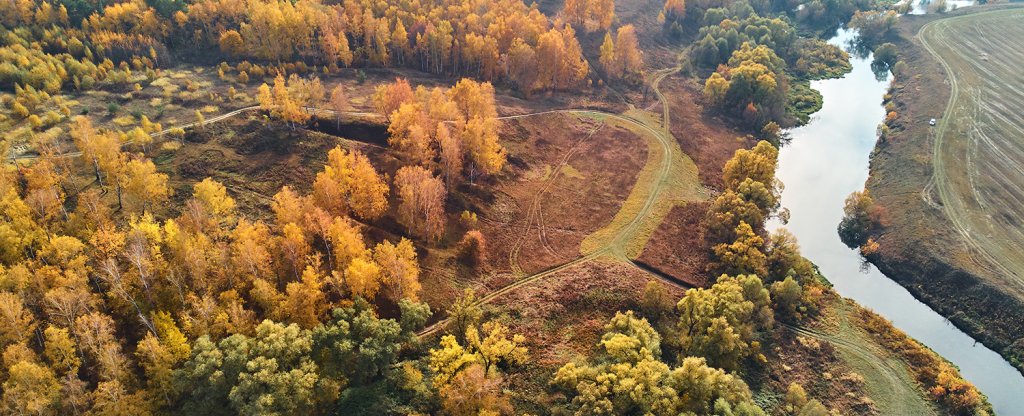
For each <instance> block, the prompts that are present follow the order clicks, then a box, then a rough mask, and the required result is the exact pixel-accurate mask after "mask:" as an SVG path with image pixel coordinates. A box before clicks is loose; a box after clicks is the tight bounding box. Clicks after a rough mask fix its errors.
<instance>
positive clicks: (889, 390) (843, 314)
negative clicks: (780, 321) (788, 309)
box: [786, 299, 937, 416]
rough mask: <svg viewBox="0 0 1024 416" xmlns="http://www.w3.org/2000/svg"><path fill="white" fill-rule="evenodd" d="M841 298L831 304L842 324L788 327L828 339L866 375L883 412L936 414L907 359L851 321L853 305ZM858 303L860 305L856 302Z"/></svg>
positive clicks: (886, 413)
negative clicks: (826, 327) (825, 328)
mask: <svg viewBox="0 0 1024 416" xmlns="http://www.w3.org/2000/svg"><path fill="white" fill-rule="evenodd" d="M848 302H850V301H847V300H845V299H839V300H838V301H836V302H834V303H833V304H832V305H830V306H829V307H830V308H833V309H834V310H835V311H836V313H837V315H838V316H837V319H838V328H837V329H836V330H835V331H823V330H818V329H813V328H804V327H795V326H789V325H787V326H786V328H787V329H789V330H791V331H793V332H796V333H797V334H800V335H802V336H805V337H811V338H815V339H818V340H821V341H827V342H829V343H830V344H832V346H834V347H835V348H836V350H837V352H838V353H839V355H840V357H842V359H843V361H846V363H847V364H849V365H850V366H851V367H853V368H854V369H855V370H856V371H857V373H858V374H860V375H861V376H863V377H864V384H865V389H866V390H867V393H868V396H870V397H871V400H873V401H874V402H875V405H876V406H878V410H879V414H882V415H915V416H918V415H934V414H937V413H936V411H935V408H934V407H933V406H932V405H931V404H930V403H929V402H928V401H926V400H925V399H924V395H923V394H922V392H921V389H920V388H919V387H918V386H919V384H918V383H917V381H915V380H914V378H913V376H912V375H911V374H910V371H909V370H908V369H907V365H906V363H904V362H903V361H901V360H899V359H897V358H894V357H893V356H892V353H890V352H888V351H885V350H884V349H883V348H882V347H880V346H879V345H878V344H877V343H875V342H873V341H871V340H870V338H869V336H868V335H867V334H865V333H864V332H863V331H862V330H860V329H858V328H857V327H855V326H853V325H851V324H850V321H849V318H848V317H847V315H848V314H849V313H850V308H851V305H849V304H848ZM852 307H856V306H852Z"/></svg>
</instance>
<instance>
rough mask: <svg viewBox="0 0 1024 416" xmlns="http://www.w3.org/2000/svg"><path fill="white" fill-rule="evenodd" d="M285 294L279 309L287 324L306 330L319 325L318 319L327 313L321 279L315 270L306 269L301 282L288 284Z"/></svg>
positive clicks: (311, 268)
mask: <svg viewBox="0 0 1024 416" xmlns="http://www.w3.org/2000/svg"><path fill="white" fill-rule="evenodd" d="M285 293H286V295H285V299H284V304H283V305H282V306H281V308H280V309H281V311H282V313H283V314H284V315H285V317H286V318H287V320H288V321H289V322H293V323H296V324H298V325H299V326H301V327H303V328H306V329H312V328H313V327H315V326H317V325H318V324H319V323H320V317H321V316H322V315H323V314H324V312H326V311H327V300H326V296H325V295H324V292H323V278H322V277H321V276H320V273H319V272H317V271H316V269H315V268H313V267H306V270H304V271H303V272H302V280H300V281H298V282H291V283H288V286H287V287H286V288H285Z"/></svg>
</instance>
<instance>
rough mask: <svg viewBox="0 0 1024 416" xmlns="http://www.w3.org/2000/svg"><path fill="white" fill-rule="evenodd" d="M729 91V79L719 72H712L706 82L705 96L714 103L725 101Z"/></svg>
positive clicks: (718, 103)
mask: <svg viewBox="0 0 1024 416" xmlns="http://www.w3.org/2000/svg"><path fill="white" fill-rule="evenodd" d="M728 92H729V80H727V79H725V77H723V76H722V74H719V73H718V72H715V73H712V74H711V76H710V77H708V79H707V81H705V82H704V96H705V97H707V98H708V99H709V100H711V103H712V104H714V105H722V104H724V103H725V95H726V94H727V93H728Z"/></svg>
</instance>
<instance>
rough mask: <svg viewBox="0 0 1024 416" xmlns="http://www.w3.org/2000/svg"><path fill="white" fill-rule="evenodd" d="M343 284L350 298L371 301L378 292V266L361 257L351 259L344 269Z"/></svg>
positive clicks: (379, 282)
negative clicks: (361, 298)
mask: <svg viewBox="0 0 1024 416" xmlns="http://www.w3.org/2000/svg"><path fill="white" fill-rule="evenodd" d="M345 284H346V285H347V287H348V290H349V293H351V294H352V296H360V297H363V298H365V299H373V298H374V297H376V296H377V292H379V291H380V286H381V274H380V266H377V264H376V263H374V262H373V261H372V260H368V259H365V258H362V257H359V258H356V259H353V260H352V263H350V264H349V265H348V268H347V269H345Z"/></svg>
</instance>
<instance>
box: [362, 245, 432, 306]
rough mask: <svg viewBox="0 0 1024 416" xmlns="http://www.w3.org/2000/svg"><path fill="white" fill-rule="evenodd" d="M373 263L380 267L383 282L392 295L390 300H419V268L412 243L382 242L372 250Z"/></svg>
mask: <svg viewBox="0 0 1024 416" xmlns="http://www.w3.org/2000/svg"><path fill="white" fill-rule="evenodd" d="M373 261H374V262H376V263H377V265H379V266H380V269H381V274H382V276H383V278H384V282H385V283H386V284H387V285H388V287H389V288H391V291H392V292H393V293H394V296H392V299H393V300H395V301H397V300H400V299H410V300H413V301H417V300H419V291H420V280H419V275H420V267H419V263H418V262H417V261H416V248H415V247H413V245H412V241H409V240H408V239H405V238H402V239H401V240H400V241H399V242H398V244H391V242H390V241H384V242H382V243H380V244H377V247H375V248H374V249H373Z"/></svg>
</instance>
